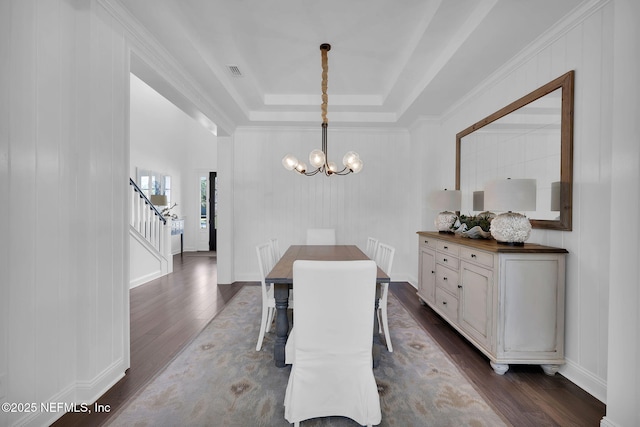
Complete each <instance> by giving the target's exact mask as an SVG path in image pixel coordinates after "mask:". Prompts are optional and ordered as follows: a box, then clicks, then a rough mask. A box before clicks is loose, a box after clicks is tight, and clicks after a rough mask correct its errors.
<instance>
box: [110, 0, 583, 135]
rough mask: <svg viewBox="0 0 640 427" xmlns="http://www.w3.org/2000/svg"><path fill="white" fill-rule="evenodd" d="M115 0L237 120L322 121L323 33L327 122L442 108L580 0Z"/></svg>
mask: <svg viewBox="0 0 640 427" xmlns="http://www.w3.org/2000/svg"><path fill="white" fill-rule="evenodd" d="M114 1H116V2H117V3H118V4H119V5H121V6H122V7H124V8H125V9H126V10H127V12H128V13H130V14H131V15H132V16H133V17H134V19H135V21H137V25H140V26H142V27H144V28H145V29H146V31H148V32H149V33H150V34H151V35H152V37H153V38H155V39H156V41H157V43H159V44H160V45H162V46H163V47H164V48H165V49H166V51H167V52H168V53H169V55H170V56H172V57H173V58H174V59H175V61H176V62H177V63H179V64H181V66H182V67H184V70H185V72H186V73H187V74H188V75H189V78H190V79H191V81H193V82H195V83H196V85H197V87H198V90H200V91H202V92H203V93H204V98H205V99H209V100H214V102H215V104H216V105H217V108H219V109H222V110H223V111H224V115H225V117H226V118H228V119H229V120H230V122H231V123H233V125H234V126H240V125H248V124H264V123H271V124H273V123H278V124H286V125H291V124H304V125H308V124H319V123H320V122H321V116H320V103H321V99H320V94H321V63H320V49H319V46H320V44H321V43H325V42H326V43H330V44H331V46H332V48H331V51H330V52H329V76H328V94H329V107H328V118H329V122H330V124H331V125H332V126H334V125H371V124H375V125H382V126H408V125H410V124H411V123H413V122H414V121H415V120H416V119H418V118H419V117H424V116H440V115H441V114H442V113H443V112H445V111H446V110H447V109H448V108H450V107H451V106H452V105H453V104H455V102H456V101H457V100H459V99H460V98H461V97H462V96H463V95H464V94H466V93H468V92H469V91H470V90H472V89H473V88H474V87H475V86H477V85H478V84H479V83H480V82H482V81H483V80H484V79H486V78H487V77H489V76H490V75H491V74H492V73H493V72H495V71H496V70H497V69H498V68H499V67H500V66H501V65H503V64H504V63H505V62H507V61H508V60H509V59H510V58H512V57H513V56H515V55H516V54H517V53H518V52H520V51H522V50H523V49H524V48H525V47H527V46H528V45H529V44H531V43H532V42H533V41H534V40H535V39H536V38H537V37H539V36H540V35H541V34H542V33H544V32H545V31H547V30H548V29H550V28H551V27H552V26H553V25H554V24H555V23H556V22H558V21H559V20H561V19H562V18H563V17H564V16H566V15H567V14H568V13H570V12H571V11H572V10H574V9H575V8H577V7H578V6H580V5H581V4H583V3H585V1H586V0H535V1H532V0H394V1H392V0H323V1H312V0H114ZM229 66H235V67H237V68H238V69H239V70H240V72H241V74H242V76H241V77H234V76H233V75H232V74H231V73H230V71H229V69H228V67H229ZM141 77H142V78H143V79H144V76H141ZM145 80H146V79H145ZM148 83H149V84H151V85H152V86H154V87H155V88H156V90H158V91H159V92H161V93H163V92H165V93H167V94H169V97H170V93H171V90H169V89H168V88H166V87H165V88H162V87H159V86H162V85H161V84H159V83H158V82H155V84H154V82H148ZM163 94H164V93H163ZM191 114H192V115H193V112H191Z"/></svg>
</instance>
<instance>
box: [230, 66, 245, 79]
mask: <svg viewBox="0 0 640 427" xmlns="http://www.w3.org/2000/svg"><path fill="white" fill-rule="evenodd" d="M227 70H229V73H231V75H232V76H233V77H242V72H241V71H240V67H238V66H237V65H227Z"/></svg>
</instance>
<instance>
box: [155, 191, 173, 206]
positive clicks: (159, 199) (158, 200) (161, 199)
mask: <svg viewBox="0 0 640 427" xmlns="http://www.w3.org/2000/svg"><path fill="white" fill-rule="evenodd" d="M150 199H151V200H150V201H151V203H153V206H167V205H168V204H169V202H168V201H167V196H166V195H164V194H152V195H151V197H150Z"/></svg>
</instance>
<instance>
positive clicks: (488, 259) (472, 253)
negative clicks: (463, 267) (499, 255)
mask: <svg viewBox="0 0 640 427" xmlns="http://www.w3.org/2000/svg"><path fill="white" fill-rule="evenodd" d="M460 258H461V259H462V260H463V261H471V262H475V263H476V264H481V265H484V266H487V267H493V254H490V253H488V252H483V251H479V250H477V249H472V248H462V249H460Z"/></svg>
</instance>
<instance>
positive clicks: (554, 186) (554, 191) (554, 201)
mask: <svg viewBox="0 0 640 427" xmlns="http://www.w3.org/2000/svg"><path fill="white" fill-rule="evenodd" d="M551 210H552V211H554V212H558V211H560V181H556V182H552V183H551Z"/></svg>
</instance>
